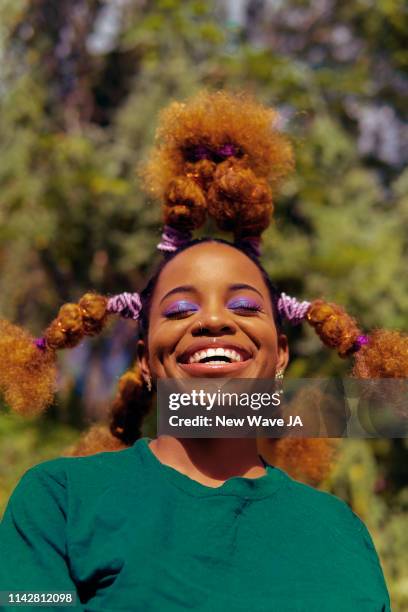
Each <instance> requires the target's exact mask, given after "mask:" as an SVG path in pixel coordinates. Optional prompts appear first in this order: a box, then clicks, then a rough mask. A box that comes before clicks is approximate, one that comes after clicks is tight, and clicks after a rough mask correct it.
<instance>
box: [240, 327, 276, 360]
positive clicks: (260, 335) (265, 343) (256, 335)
mask: <svg viewBox="0 0 408 612" xmlns="http://www.w3.org/2000/svg"><path fill="white" fill-rule="evenodd" d="M243 327H244V326H243ZM245 332H246V333H247V335H248V336H249V337H250V338H251V339H252V340H253V342H254V343H255V344H256V345H257V346H258V350H259V351H260V352H262V353H264V352H267V353H269V354H270V353H271V352H274V353H276V352H277V348H278V337H277V332H276V327H275V325H274V324H272V323H271V321H270V320H252V321H251V320H249V321H248V322H247V323H246V324H245Z"/></svg>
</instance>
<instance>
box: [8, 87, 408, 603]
mask: <svg viewBox="0 0 408 612" xmlns="http://www.w3.org/2000/svg"><path fill="white" fill-rule="evenodd" d="M275 118H276V117H275V113H274V111H272V110H270V109H266V108H264V107H262V106H260V105H259V104H257V103H256V102H254V101H253V100H251V99H249V98H248V97H246V96H233V95H231V94H227V93H224V92H219V93H216V94H201V95H199V96H198V97H197V98H195V99H193V100H192V101H191V102H189V103H188V104H173V105H171V106H170V108H169V109H168V110H167V111H166V112H165V113H164V115H163V117H162V121H161V125H160V129H159V145H158V147H157V148H156V149H155V151H154V152H153V154H152V156H151V158H150V160H149V162H148V164H147V166H146V168H145V177H146V182H147V186H148V188H149V190H150V191H152V192H153V193H156V194H157V195H158V196H160V197H161V198H163V201H164V220H165V224H166V225H165V228H164V232H163V236H162V241H161V243H160V245H159V248H160V250H162V251H163V252H164V254H165V258H164V260H163V261H162V263H161V264H160V266H159V268H158V270H157V271H156V272H155V274H154V275H153V276H152V278H151V279H150V280H149V282H148V284H147V286H146V287H145V289H144V290H143V291H142V292H141V293H140V295H139V294H129V293H125V294H120V295H119V296H114V297H111V298H106V297H104V296H99V295H96V294H93V293H88V294H86V295H85V296H84V297H83V298H82V299H81V300H80V301H79V303H78V304H67V305H65V306H63V307H62V308H61V310H60V312H59V314H58V317H57V319H55V321H53V322H52V323H51V325H50V326H49V327H48V328H47V330H46V331H45V333H44V336H43V337H42V338H39V339H36V340H34V339H33V338H31V337H30V336H29V334H27V333H26V332H24V331H22V330H20V329H19V328H17V327H15V326H13V325H11V324H10V323H7V322H2V324H1V334H0V358H1V361H2V363H4V364H6V365H5V367H4V368H2V373H1V377H0V385H1V387H2V389H3V391H4V392H5V396H6V399H7V401H8V402H9V404H10V405H11V406H12V407H13V408H15V409H16V410H17V411H20V412H23V413H27V412H29V411H30V409H31V411H32V412H39V411H40V410H42V409H43V408H44V407H45V406H46V405H47V404H48V403H50V401H51V398H52V395H53V377H54V374H55V367H54V357H55V351H56V349H60V348H66V347H71V346H75V345H76V344H77V343H78V342H79V341H80V340H81V339H82V338H83V337H84V336H85V335H94V334H96V333H99V332H100V331H101V330H102V329H103V327H104V325H105V323H106V320H107V316H108V315H110V314H112V313H119V314H122V315H123V316H127V317H131V318H133V319H137V320H138V322H139V340H138V345H137V349H138V358H137V363H136V364H135V366H134V367H133V368H132V369H131V370H130V371H129V372H127V373H125V374H124V376H123V377H122V378H121V380H120V382H119V389H118V395H117V397H116V399H115V402H114V404H113V407H112V412H111V415H110V425H109V429H108V428H106V427H105V428H103V427H102V428H101V427H100V426H96V427H94V428H93V429H91V431H90V432H89V433H88V434H87V435H86V436H85V437H84V439H83V440H82V441H81V442H80V443H79V444H78V446H77V448H76V449H75V451H74V455H77V456H74V457H64V458H60V459H56V460H53V461H48V462H45V463H43V464H41V465H39V466H35V467H34V468H32V469H31V470H29V471H28V472H27V473H26V474H25V475H24V477H23V478H22V480H21V481H20V483H19V484H18V486H17V488H16V490H15V491H14V493H13V495H12V497H11V499H10V502H9V505H8V507H7V511H6V513H5V516H4V520H3V522H2V524H1V526H0V550H1V555H2V558H1V561H2V562H1V563H0V591H17V590H18V591H31V592H38V591H41V592H47V591H53V592H55V591H60V592H62V591H65V592H66V591H72V592H74V593H75V595H76V597H77V600H76V609H82V610H87V611H95V612H96V611H106V610H142V609H146V610H152V611H156V610H157V611H160V612H162V611H166V612H167V611H179V610H185V609H197V610H202V611H208V612H216V611H218V610H225V609H230V610H232V611H234V612H241V611H242V612H243V611H244V610H245V612H247V611H248V610H251V611H254V612H267V611H269V610H279V611H280V612H285V611H294V610H298V611H301V610H305V611H306V610H307V611H309V610H314V609H316V608H319V609H323V610H327V611H332V610H333V611H336V612H341V611H343V612H346V611H347V612H348V611H350V612H351V611H352V612H354V611H355V610H359V611H360V612H364V611H367V612H373V611H378V612H381V611H385V612H386V611H389V610H390V602H389V596H388V592H387V588H386V585H385V582H384V577H383V573H382V569H381V565H380V562H379V559H378V556H377V553H376V551H375V548H374V545H373V542H372V540H371V537H370V535H369V533H368V531H367V529H366V527H365V526H364V524H363V523H362V522H361V520H360V519H359V518H358V517H357V516H356V515H355V514H354V513H353V512H352V511H351V510H350V509H349V508H348V506H347V505H346V504H345V503H344V502H342V501H341V500H339V499H337V498H336V497H334V496H332V495H329V494H326V493H323V492H320V491H318V490H316V489H314V488H313V487H311V486H308V485H306V484H301V483H300V482H298V481H297V480H295V479H293V478H292V477H291V476H290V475H289V474H288V473H287V472H286V470H285V471H284V470H283V469H281V467H286V465H285V464H286V463H287V466H288V468H287V469H288V471H289V472H291V471H292V468H294V467H295V468H296V467H299V466H305V465H306V464H307V463H308V461H309V464H310V463H312V464H313V465H314V466H316V464H317V473H318V474H320V473H321V467H322V465H323V463H324V458H325V457H326V456H327V448H328V447H327V445H326V446H325V445H324V441H321V442H323V445H320V446H318V445H317V449H318V451H317V453H316V454H315V456H314V457H313V460H312V461H310V456H307V452H309V451H310V450H311V449H312V446H311V445H309V446H308V444H307V441H304V440H300V441H299V440H296V439H294V440H291V439H284V440H277V441H275V443H274V445H273V450H272V454H270V455H268V458H269V461H266V459H265V457H264V456H263V455H264V453H261V452H260V451H259V447H258V446H257V440H256V439H252V438H229V439H219V438H177V437H176V436H168V435H167V436H159V437H157V438H156V439H153V440H151V439H149V438H146V437H141V424H142V422H143V418H144V416H145V415H146V413H147V412H148V410H149V409H150V408H151V405H152V397H153V391H154V387H155V386H156V383H157V381H158V380H160V379H164V378H175V379H183V378H184V379H189V380H191V379H194V377H205V378H216V377H228V378H229V379H233V378H251V379H257V378H258V379H262V378H274V377H279V376H281V375H282V373H283V371H284V370H285V368H286V366H287V364H288V359H289V351H288V343H287V338H286V336H285V334H284V333H283V331H282V319H284V318H286V319H289V320H290V321H291V322H300V321H302V320H306V321H307V322H308V323H309V324H310V325H312V326H313V327H314V328H315V329H316V332H317V333H318V335H319V336H320V338H321V339H322V341H323V342H324V344H326V345H327V346H329V347H332V348H335V349H336V350H337V351H338V353H339V355H340V356H342V357H346V356H349V355H350V356H353V357H354V359H355V365H354V374H355V375H356V376H361V377H365V378H369V377H377V376H383V377H393V376H402V377H403V376H406V375H407V372H408V356H407V338H406V336H404V335H402V334H399V333H398V332H387V331H382V330H377V331H376V332H374V333H373V334H371V335H370V336H365V335H363V334H362V333H361V331H360V330H359V328H358V326H357V324H356V322H355V321H354V319H352V318H351V317H350V316H349V315H347V313H346V312H345V311H344V310H343V309H342V308H340V307H339V306H337V305H336V304H331V303H327V302H324V301H322V300H316V301H314V302H312V303H309V302H302V303H299V302H297V300H295V299H294V298H289V297H288V296H285V294H281V293H280V292H279V291H278V290H277V289H276V288H275V287H274V285H273V284H272V283H271V281H270V279H269V278H268V276H267V274H266V273H265V271H264V269H263V268H262V266H261V264H260V263H259V246H260V236H261V233H262V231H264V230H265V229H266V228H267V226H268V224H269V222H270V218H271V214H272V209H273V205H272V193H273V191H274V190H275V189H276V187H277V184H278V182H279V181H280V180H281V179H282V178H283V177H284V176H285V174H286V173H287V172H288V171H289V170H290V169H291V167H292V153H291V147H290V145H289V143H288V141H287V139H286V138H284V137H283V136H282V135H281V134H278V133H277V132H276V130H274V128H273V122H274V120H275ZM207 216H210V217H212V218H213V219H214V220H215V221H216V223H217V224H218V226H219V227H220V229H222V230H228V231H232V232H233V234H234V242H233V243H229V242H226V241H224V240H220V239H214V238H205V239H201V240H193V239H192V233H191V232H192V230H193V229H197V228H199V227H201V226H202V225H203V223H204V222H205V219H206V217H207ZM318 442H320V441H318ZM321 449H322V452H320V451H321ZM300 450H302V452H300ZM103 451H111V452H103ZM78 455H83V456H78ZM270 457H275V458H276V461H275V460H273V461H271V459H270ZM282 457H284V458H285V461H283V460H282ZM282 464H283V465H282ZM278 465H280V467H278ZM293 471H294V472H296V470H295V469H294V470H293ZM4 561H7V562H4Z"/></svg>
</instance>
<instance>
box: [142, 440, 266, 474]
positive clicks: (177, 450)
mask: <svg viewBox="0 0 408 612" xmlns="http://www.w3.org/2000/svg"><path fill="white" fill-rule="evenodd" d="M150 449H151V451H152V452H153V453H154V454H155V455H156V457H157V458H158V459H159V461H160V462H161V463H164V464H165V465H168V466H170V467H172V468H174V469H176V470H178V471H179V472H181V473H183V474H185V475H186V476H189V477H190V478H192V479H193V480H197V481H198V482H201V483H203V484H207V485H209V486H211V485H212V484H214V485H216V484H220V483H222V482H225V481H226V480H228V479H229V478H233V477H234V476H242V477H245V478H259V477H261V476H263V475H264V474H265V473H266V470H265V467H264V465H263V462H262V460H261V459H260V457H259V455H258V450H257V445H256V439H255V438H175V437H173V436H159V437H158V438H156V439H155V440H152V442H151V443H150Z"/></svg>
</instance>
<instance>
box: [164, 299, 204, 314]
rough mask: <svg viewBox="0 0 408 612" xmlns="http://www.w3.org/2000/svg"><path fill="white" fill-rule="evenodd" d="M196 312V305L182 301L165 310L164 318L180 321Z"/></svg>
mask: <svg viewBox="0 0 408 612" xmlns="http://www.w3.org/2000/svg"><path fill="white" fill-rule="evenodd" d="M197 310H198V306H197V304H193V303H192V302H187V301H184V300H182V301H180V302H176V303H175V304H172V305H171V306H170V307H169V308H167V310H166V311H165V312H164V316H165V317H166V318H168V319H181V318H183V317H186V316H189V315H190V314H193V313H195V312H197Z"/></svg>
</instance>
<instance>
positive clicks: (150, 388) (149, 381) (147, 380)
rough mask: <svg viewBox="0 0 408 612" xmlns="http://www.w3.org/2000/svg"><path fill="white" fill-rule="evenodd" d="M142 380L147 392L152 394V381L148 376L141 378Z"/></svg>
mask: <svg viewBox="0 0 408 612" xmlns="http://www.w3.org/2000/svg"><path fill="white" fill-rule="evenodd" d="M143 380H144V381H145V385H146V387H147V390H148V392H149V393H151V392H152V379H151V378H150V376H149V375H147V376H144V377H143Z"/></svg>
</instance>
